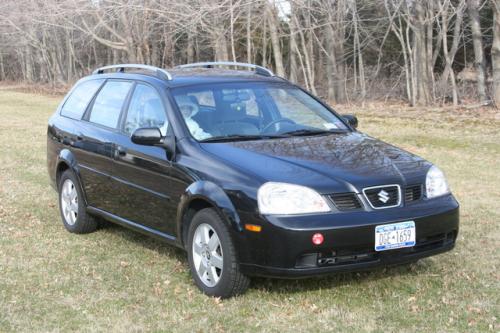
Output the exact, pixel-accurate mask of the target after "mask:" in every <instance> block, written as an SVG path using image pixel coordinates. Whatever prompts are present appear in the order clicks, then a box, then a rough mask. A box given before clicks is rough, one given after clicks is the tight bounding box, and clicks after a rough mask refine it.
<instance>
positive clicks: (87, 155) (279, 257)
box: [47, 63, 459, 297]
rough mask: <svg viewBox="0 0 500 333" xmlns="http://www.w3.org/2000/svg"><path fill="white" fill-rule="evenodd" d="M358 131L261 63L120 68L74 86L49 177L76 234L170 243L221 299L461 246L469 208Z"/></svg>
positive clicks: (54, 133) (431, 174) (439, 180)
mask: <svg viewBox="0 0 500 333" xmlns="http://www.w3.org/2000/svg"><path fill="white" fill-rule="evenodd" d="M231 68H232V69H231ZM235 68H239V70H236V69H235ZM356 127H357V119H356V117H355V116H352V115H345V116H340V115H338V114H337V113H336V112H335V111H333V110H332V109H331V108H330V107H329V106H328V105H326V104H325V103H324V102H322V101H321V100H319V99H318V98H316V97H314V96H312V95H311V94H310V93H308V92H307V91H304V90H303V89H301V88H300V87H298V86H296V85H294V84H292V83H290V82H288V81H286V80H284V79H282V78H280V77H277V76H275V75H273V73H272V72H271V71H270V70H268V69H266V68H263V67H260V66H256V65H251V64H243V63H197V64H189V65H183V66H179V67H178V68H175V69H173V70H169V71H166V70H163V69H159V68H156V67H151V66H145V65H131V64H126V65H114V66H107V67H103V68H99V69H98V70H96V71H95V72H94V73H93V75H90V76H88V77H85V78H83V79H81V80H80V81H79V82H78V83H76V85H75V86H74V88H73V89H72V90H71V91H70V92H69V93H68V94H67V96H66V97H65V98H64V100H63V101H62V103H61V104H60V106H59V107H58V109H57V111H56V112H55V113H54V115H53V116H52V117H51V118H50V120H49V125H48V142H47V159H48V170H49V174H50V179H51V182H52V185H53V187H54V188H55V189H57V191H58V193H59V208H60V212H61V216H62V222H63V223H64V226H65V227H66V229H67V230H68V231H70V232H73V233H88V232H92V231H94V230H96V228H97V226H98V219H104V220H108V221H111V222H114V223H118V224H120V225H123V226H126V227H129V228H132V229H134V230H137V231H140V232H142V233H145V234H148V235H151V236H154V237H157V238H160V239H162V240H164V241H166V242H167V243H170V244H172V245H175V246H178V247H180V248H182V249H185V250H186V251H187V254H188V261H189V266H190V269H191V273H192V276H193V279H194V281H195V283H196V285H197V286H198V287H199V288H200V289H201V290H202V291H203V292H205V293H206V294H208V295H213V296H218V297H230V296H233V295H236V294H241V293H243V292H244V291H245V290H246V289H247V287H248V285H249V283H250V277H252V276H269V277H291V278H296V277H307V276H317V275H320V274H326V273H333V272H339V271H351V270H359V269H369V268H373V267H378V266H383V265H391V264H397V263H408V262H413V261H416V260H418V259H420V258H424V257H427V256H431V255H435V254H438V253H442V252H445V251H448V250H450V249H452V248H453V246H454V244H455V240H456V238H457V233H458V225H459V213H458V212H459V208H458V207H459V205H458V203H457V201H456V200H455V198H454V197H453V195H452V194H451V193H450V190H449V188H448V185H447V181H446V179H445V176H444V175H443V172H441V170H440V169H438V168H437V167H436V166H434V165H432V164H431V163H430V162H428V161H426V160H424V159H422V158H420V157H418V156H415V155H413V154H411V153H408V152H406V151H404V150H401V149H399V148H396V147H394V146H392V145H389V144H387V143H384V142H382V141H380V140H377V139H374V138H372V137H370V136H368V135H366V134H363V133H361V132H359V131H357V130H356Z"/></svg>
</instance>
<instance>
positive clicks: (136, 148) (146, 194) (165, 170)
mask: <svg viewBox="0 0 500 333" xmlns="http://www.w3.org/2000/svg"><path fill="white" fill-rule="evenodd" d="M141 127H158V128H160V131H161V132H162V134H163V135H164V136H165V135H166V134H167V132H168V131H170V127H169V122H168V120H167V113H166V109H165V105H164V103H163V100H162V99H161V97H160V94H159V93H158V91H157V90H156V89H155V88H154V87H152V86H150V85H148V84H146V83H137V84H136V86H135V88H134V91H133V93H132V94H131V98H130V103H129V107H128V109H127V111H126V112H125V114H124V117H123V122H122V133H121V134H120V138H119V140H118V141H117V145H116V153H115V166H114V170H113V176H114V177H113V179H114V181H115V182H116V188H117V195H116V196H114V197H113V200H114V205H115V206H116V210H115V211H114V212H113V213H114V214H116V215H119V216H120V217H122V218H125V219H127V220H129V221H132V222H134V223H138V224H141V225H143V226H146V227H147V228H150V229H154V230H157V231H160V232H162V233H163V234H167V235H175V215H176V209H175V207H174V206H173V204H172V200H171V198H170V196H169V188H170V186H171V181H170V178H169V177H170V168H171V162H170V161H169V160H168V158H167V153H166V151H165V149H163V148H161V147H152V146H142V145H137V144H135V143H133V142H132V141H131V139H130V138H131V135H132V133H133V132H134V131H135V130H136V129H138V128H141Z"/></svg>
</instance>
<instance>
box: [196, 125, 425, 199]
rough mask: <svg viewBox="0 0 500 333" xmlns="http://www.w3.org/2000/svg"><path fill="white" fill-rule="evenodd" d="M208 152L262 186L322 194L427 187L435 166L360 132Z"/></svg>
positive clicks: (212, 147)
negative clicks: (288, 186)
mask: <svg viewBox="0 0 500 333" xmlns="http://www.w3.org/2000/svg"><path fill="white" fill-rule="evenodd" d="M202 147H203V149H205V150H206V151H208V152H210V153H212V154H214V155H216V156H217V157H218V158H220V159H223V160H224V161H226V162H229V163H230V164H232V165H235V166H237V167H238V168H240V169H244V170H245V171H246V172H249V173H251V174H253V175H255V177H259V178H261V180H262V181H276V182H287V183H295V184H300V185H304V186H309V187H312V188H315V189H316V190H318V191H320V192H321V193H328V192H332V191H348V192H350V191H353V190H354V191H360V190H361V189H362V188H364V187H369V186H376V185H388V184H400V185H405V184H414V183H422V182H424V181H425V174H426V172H427V170H428V169H429V167H430V165H431V164H430V163H429V162H427V161H425V160H424V159H422V158H420V157H418V156H415V155H413V154H411V153H408V152H406V151H404V150H402V149H399V148H397V147H394V146H392V145H389V144H387V143H385V142H382V141H380V140H377V139H374V138H372V137H370V136H368V135H366V134H362V133H359V132H348V133H341V134H328V135H320V136H307V137H304V136H302V137H289V138H283V139H271V140H255V141H236V142H228V143H204V144H202Z"/></svg>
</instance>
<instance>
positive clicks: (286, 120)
mask: <svg viewBox="0 0 500 333" xmlns="http://www.w3.org/2000/svg"><path fill="white" fill-rule="evenodd" d="M278 123H289V124H292V125H294V124H295V122H294V121H292V120H290V119H287V118H280V119H276V120H273V121H271V122H270V123H269V124H267V125H266V127H264V128H263V129H262V133H266V132H267V130H268V129H269V128H270V127H271V126H273V125H276V124H278Z"/></svg>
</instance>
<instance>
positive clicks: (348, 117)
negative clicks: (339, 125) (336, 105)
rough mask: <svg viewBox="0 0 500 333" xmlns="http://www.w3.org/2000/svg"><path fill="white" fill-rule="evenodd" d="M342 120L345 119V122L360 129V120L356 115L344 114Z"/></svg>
mask: <svg viewBox="0 0 500 333" xmlns="http://www.w3.org/2000/svg"><path fill="white" fill-rule="evenodd" d="M342 118H344V120H345V121H347V123H348V124H349V125H350V126H351V127H352V128H358V118H356V116H355V115H353V114H344V115H342Z"/></svg>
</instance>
